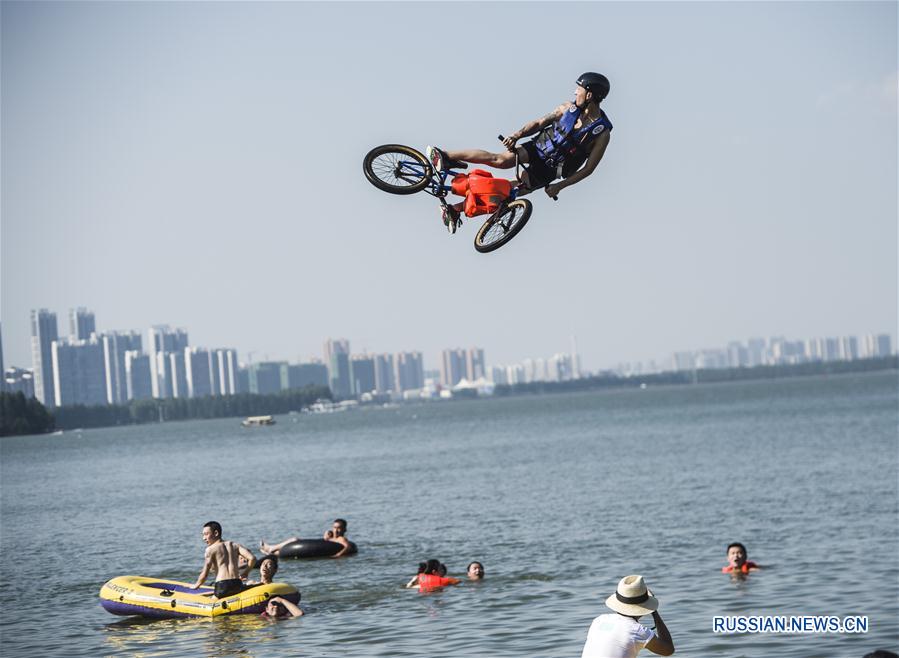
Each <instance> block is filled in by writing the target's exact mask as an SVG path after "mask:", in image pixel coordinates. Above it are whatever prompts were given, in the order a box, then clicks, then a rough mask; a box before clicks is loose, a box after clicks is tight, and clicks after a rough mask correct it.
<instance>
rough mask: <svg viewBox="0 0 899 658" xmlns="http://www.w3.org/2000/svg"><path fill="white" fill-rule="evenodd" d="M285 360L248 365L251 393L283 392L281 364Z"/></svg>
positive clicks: (283, 363) (282, 364)
mask: <svg viewBox="0 0 899 658" xmlns="http://www.w3.org/2000/svg"><path fill="white" fill-rule="evenodd" d="M284 365H287V364H286V363H285V362H283V361H262V362H260V363H251V364H250V365H248V366H247V373H248V375H249V386H250V393H255V394H257V395H271V394H272V393H280V392H281V366H284Z"/></svg>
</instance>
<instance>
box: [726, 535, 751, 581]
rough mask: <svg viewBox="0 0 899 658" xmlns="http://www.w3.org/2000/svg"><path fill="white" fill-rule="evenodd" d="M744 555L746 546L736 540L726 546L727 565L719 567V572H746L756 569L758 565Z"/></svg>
mask: <svg viewBox="0 0 899 658" xmlns="http://www.w3.org/2000/svg"><path fill="white" fill-rule="evenodd" d="M746 558H747V555H746V547H745V546H743V544H741V543H740V542H738V541H735V542H734V543H732V544H730V545H728V547H727V566H726V567H721V573H731V574H747V573H749V572H750V571H758V570H759V568H760V567H759V565H757V564H756V563H755V562H750V561H749V560H748V559H746Z"/></svg>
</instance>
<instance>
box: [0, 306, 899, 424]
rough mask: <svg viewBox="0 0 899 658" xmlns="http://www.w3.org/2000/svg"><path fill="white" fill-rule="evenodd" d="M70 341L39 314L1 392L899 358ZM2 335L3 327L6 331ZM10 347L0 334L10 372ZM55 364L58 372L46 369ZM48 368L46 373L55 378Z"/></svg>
mask: <svg viewBox="0 0 899 658" xmlns="http://www.w3.org/2000/svg"><path fill="white" fill-rule="evenodd" d="M68 318H69V332H70V333H69V335H64V336H59V335H58V322H57V315H56V314H55V313H54V312H52V311H49V310H48V309H36V310H32V312H31V319H32V330H33V332H34V333H35V335H34V336H32V341H31V343H32V359H33V363H32V368H31V369H30V370H29V369H28V368H27V366H26V367H24V368H23V367H21V366H19V365H18V364H11V365H10V366H9V367H8V368H7V369H6V370H4V371H3V381H2V383H3V387H4V389H5V388H7V387H9V388H11V389H13V390H21V391H23V392H25V393H26V394H29V395H34V396H35V397H37V398H38V399H39V400H41V401H42V402H44V403H45V404H47V405H48V406H51V407H52V406H67V405H72V404H86V405H97V404H101V405H102V404H124V403H126V402H128V401H130V400H132V399H149V398H157V399H165V398H194V397H204V396H208V395H234V394H236V393H242V392H249V393H258V394H269V393H276V392H279V391H283V390H289V389H295V388H302V387H304V386H307V385H317V386H326V387H328V388H330V389H331V391H332V393H333V395H334V396H335V397H336V398H338V399H352V398H357V399H358V398H359V397H360V396H362V395H369V394H372V395H378V394H380V395H386V394H391V395H406V394H407V393H408V392H416V391H420V390H421V391H424V390H425V389H428V390H429V391H430V393H427V394H426V395H433V394H434V393H435V392H438V391H440V390H447V391H449V390H455V389H457V388H459V387H462V388H478V389H479V390H480V389H482V388H483V387H484V385H485V384H488V383H489V385H490V386H493V385H495V384H517V383H528V382H538V381H565V380H570V379H580V378H581V377H588V376H593V375H595V374H613V375H616V376H624V377H629V376H639V375H646V374H655V373H660V372H670V371H685V370H686V371H690V370H701V369H716V368H742V367H755V366H759V365H784V364H787V365H794V364H799V363H808V362H815V361H822V362H823V361H853V360H858V359H864V358H875V357H883V356H889V355H893V354H895V352H894V351H893V347H892V346H893V344H894V341H893V338H892V336H891V335H890V334H876V333H869V334H865V335H863V336H862V337H861V340H859V337H857V336H837V337H833V336H831V337H814V338H805V339H795V338H790V339H788V338H786V337H784V336H772V337H768V338H759V337H755V338H749V339H746V340H745V342H741V341H736V340H732V341H729V342H728V343H727V345H726V346H723V347H704V348H701V349H695V350H687V351H678V352H674V353H672V354H671V355H669V356H668V357H667V358H665V359H664V360H662V361H660V362H657V361H654V360H650V361H644V362H621V363H619V364H617V366H616V367H614V368H609V369H599V370H597V371H595V372H591V371H589V370H582V368H581V360H580V356H579V354H578V353H577V352H576V349H577V348H576V341H574V340H572V350H571V351H570V352H567V353H566V352H556V353H555V354H553V355H552V356H550V357H543V356H536V357H535V356H533V355H531V356H528V357H527V358H525V359H522V360H521V361H519V362H516V363H507V364H500V363H498V362H495V361H489V360H487V359H486V357H485V350H484V349H483V348H481V347H468V348H458V347H456V348H444V349H443V350H442V351H441V352H440V354H439V356H438V359H437V361H438V363H439V365H438V368H437V369H433V368H430V369H429V368H427V367H426V363H425V361H424V358H423V355H422V353H421V352H419V351H403V352H399V353H383V352H381V353H375V352H373V353H369V352H362V353H360V352H354V351H353V350H352V349H351V342H350V341H349V340H348V339H346V338H338V339H335V338H329V339H326V340H325V341H324V343H323V348H322V358H321V359H318V358H315V357H310V358H309V359H308V360H306V361H302V360H299V362H298V363H295V364H291V363H289V361H288V360H262V361H256V362H252V361H250V360H248V361H241V360H240V357H239V352H238V351H237V350H235V349H233V348H213V349H210V348H207V347H201V346H196V345H191V344H190V341H189V338H188V332H187V330H186V329H185V328H176V329H172V328H171V327H170V326H169V325H153V326H151V327H149V328H148V329H147V330H146V335H147V343H146V346H147V349H146V350H144V349H143V342H142V334H141V332H140V331H136V330H128V331H121V330H108V331H102V330H98V329H97V324H96V316H95V314H94V312H93V310H88V309H87V308H85V307H78V308H77V309H70V311H69V313H68ZM0 330H2V325H0ZM3 351H4V346H3V343H2V333H0V363H3V361H4V359H5V357H4V355H3ZM47 364H49V365H47ZM45 366H46V368H45Z"/></svg>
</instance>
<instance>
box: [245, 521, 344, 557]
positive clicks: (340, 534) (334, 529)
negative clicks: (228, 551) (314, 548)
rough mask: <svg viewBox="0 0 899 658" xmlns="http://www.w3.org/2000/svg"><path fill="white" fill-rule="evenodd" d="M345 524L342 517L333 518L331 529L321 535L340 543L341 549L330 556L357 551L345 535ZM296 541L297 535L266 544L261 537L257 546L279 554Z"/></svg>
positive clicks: (272, 553) (327, 539) (323, 537)
mask: <svg viewBox="0 0 899 658" xmlns="http://www.w3.org/2000/svg"><path fill="white" fill-rule="evenodd" d="M346 526H347V523H346V521H345V520H344V519H334V523H333V524H331V529H330V530H326V531H325V533H324V535H322V539H324V540H326V541H332V542H334V543H335V544H340V546H341V549H340V550H339V551H337V552H336V553H335V554H334V555H332V556H331V557H343V556H344V555H352V554H353V553H355V552H356V551H357V549H356V544H354V543H353V542H351V541H350V540H349V539H347V537H346ZM296 541H301V540H300V538H299V537H290V538H289V539H285V540H284V541H282V542H278V543H277V544H268V543H266V541H265V540H264V539H263V540H262V541H260V542H259V548H260V549H261V550H262V552H263V553H268V554H269V555H279V554H280V551H281V549H282V548H284V547H285V546H287V545H288V544H292V543H294V542H296Z"/></svg>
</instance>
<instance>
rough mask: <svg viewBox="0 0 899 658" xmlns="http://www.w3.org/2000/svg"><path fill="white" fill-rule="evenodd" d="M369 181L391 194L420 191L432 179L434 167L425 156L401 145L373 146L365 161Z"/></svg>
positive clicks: (364, 168)
mask: <svg viewBox="0 0 899 658" xmlns="http://www.w3.org/2000/svg"><path fill="white" fill-rule="evenodd" d="M362 169H363V171H365V177H366V178H367V179H368V181H369V182H370V183H371V184H372V185H374V186H375V187H377V188H378V189H379V190H383V191H384V192H390V194H414V193H415V192H421V191H422V190H423V189H425V188H426V187H427V186H428V183H430V182H431V174H432V172H433V169H432V168H431V163H430V162H428V160H427V158H425V156H424V155H422V154H421V153H419V152H418V151H416V150H415V149H414V148H410V147H408V146H403V145H401V144H385V145H384V146H378V147H377V148H374V149H372V150H371V151H369V152H368V154H367V155H366V156H365V160H364V161H363V162H362Z"/></svg>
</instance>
